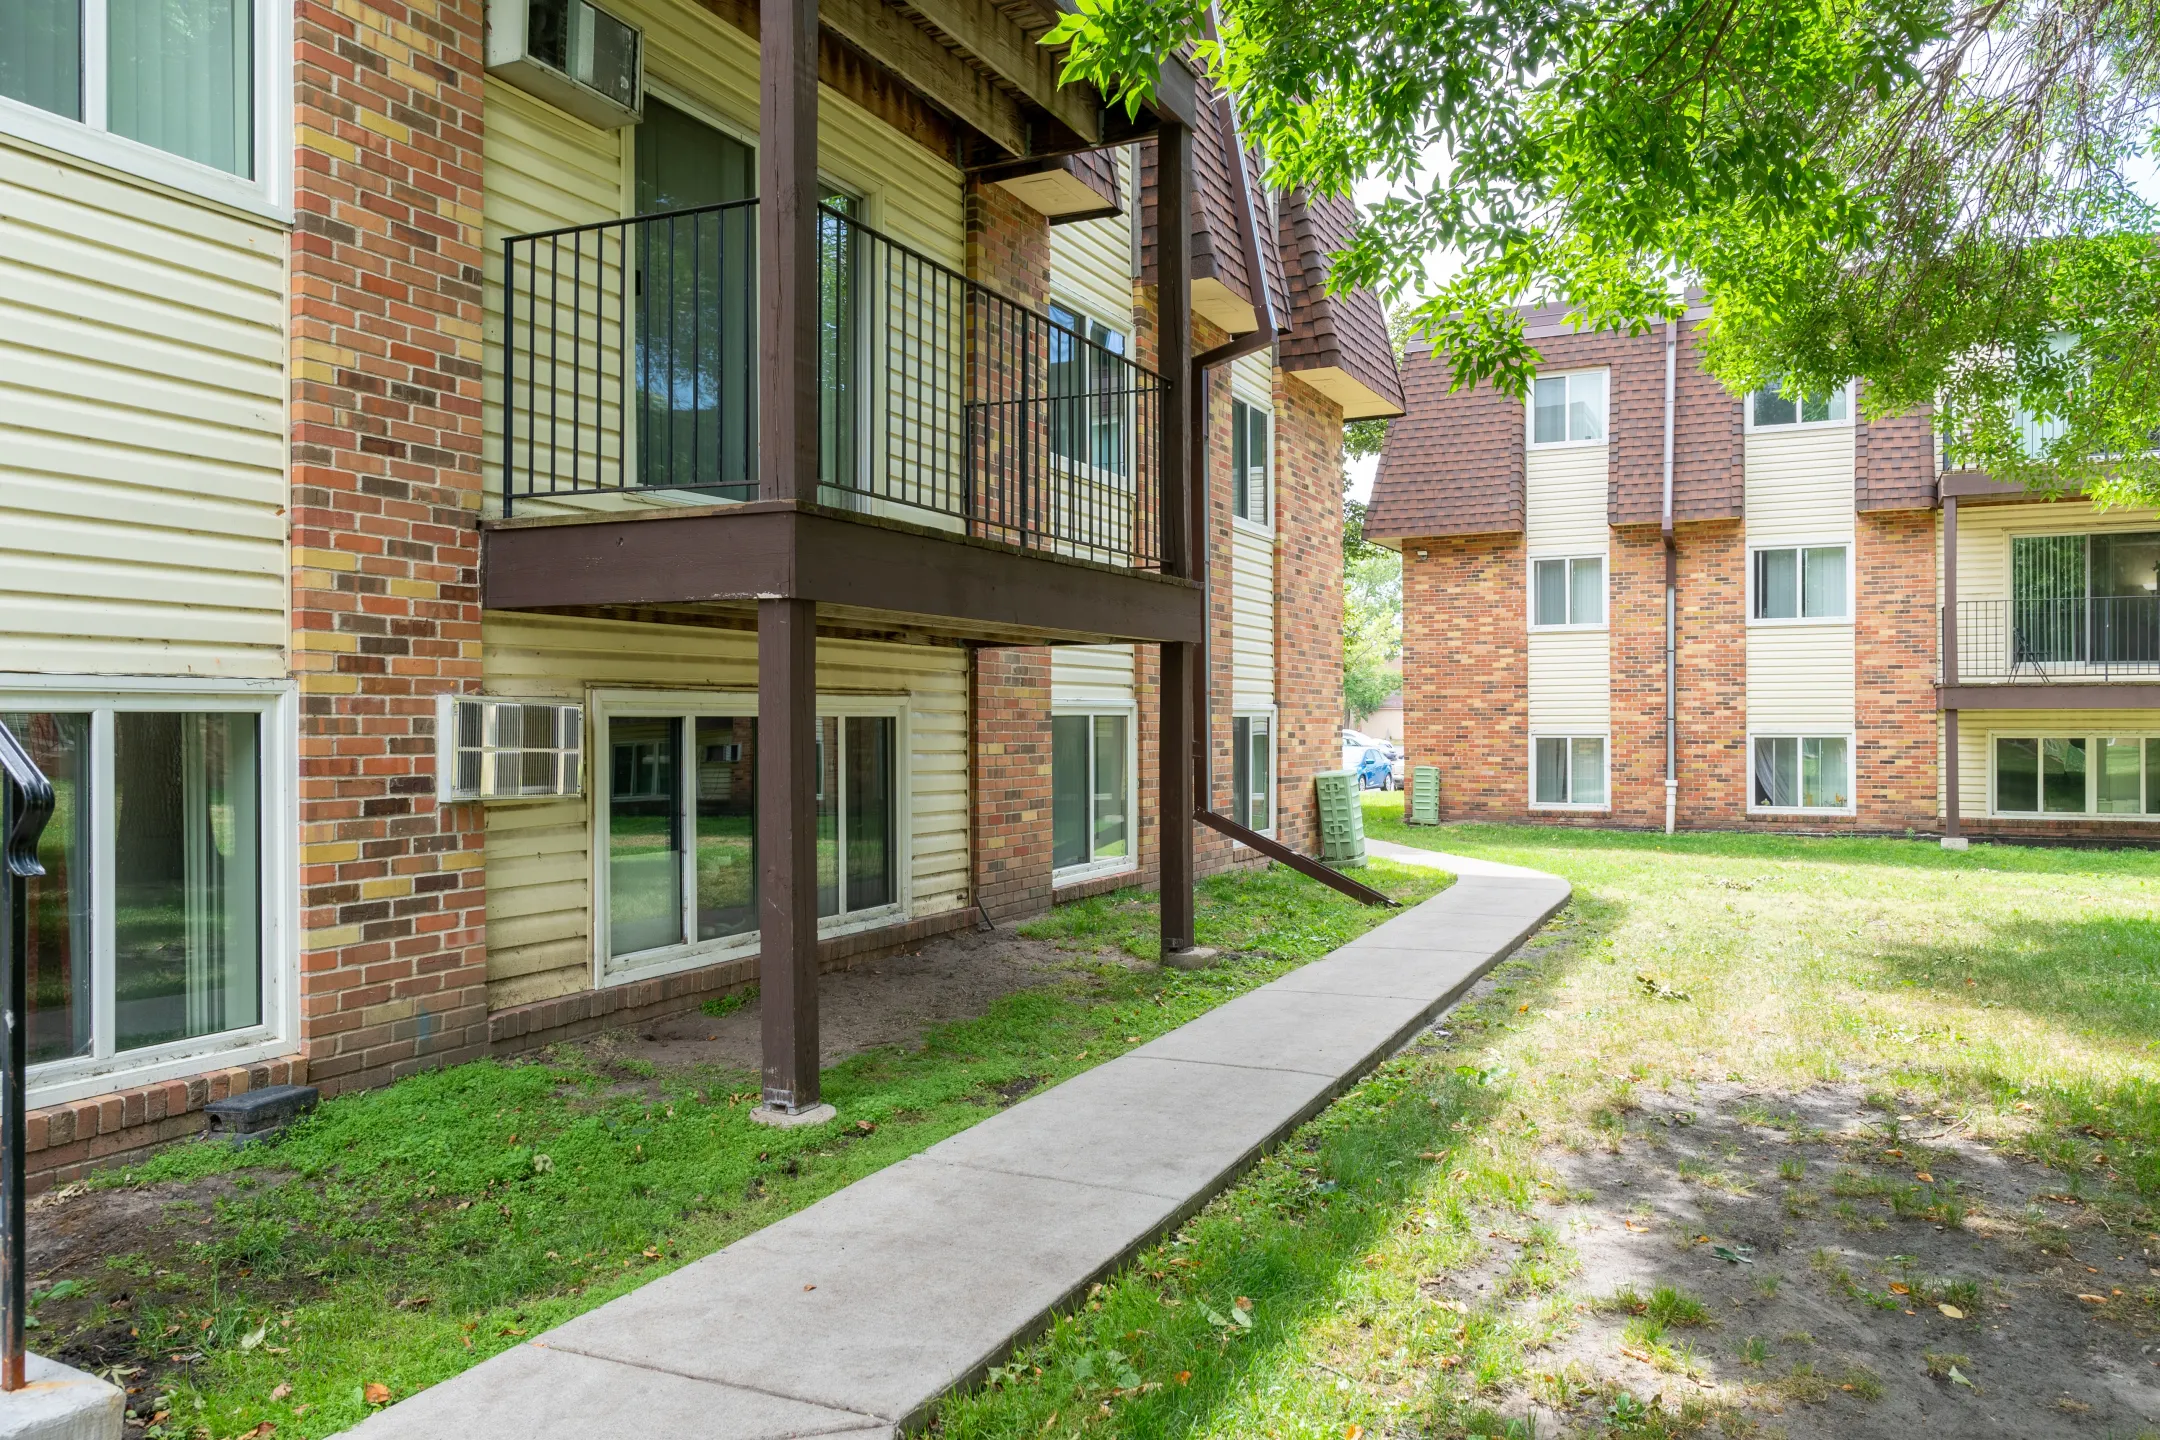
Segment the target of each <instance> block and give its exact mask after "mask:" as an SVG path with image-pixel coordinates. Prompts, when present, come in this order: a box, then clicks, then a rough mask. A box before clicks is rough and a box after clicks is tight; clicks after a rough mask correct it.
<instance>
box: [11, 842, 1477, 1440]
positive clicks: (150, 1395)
mask: <svg viewBox="0 0 2160 1440" xmlns="http://www.w3.org/2000/svg"><path fill="white" fill-rule="evenodd" d="M1369 878H1370V879H1371V881H1372V882H1373V883H1374V884H1376V885H1378V886H1380V887H1382V888H1384V889H1387V890H1389V891H1390V892H1391V893H1394V894H1395V895H1396V896H1397V898H1399V899H1402V900H1405V901H1411V902H1414V901H1416V900H1419V899H1423V898H1426V897H1427V896H1430V895H1432V894H1434V893H1436V892H1437V891H1439V890H1440V889H1442V888H1444V887H1445V885H1446V884H1447V883H1448V881H1449V877H1448V876H1447V875H1445V874H1444V873H1442V872H1439V871H1435V870H1433V869H1430V868H1428V867H1398V866H1387V865H1375V866H1373V867H1372V870H1371V874H1370V876H1369ZM1204 891H1205V900H1204V905H1203V914H1204V915H1206V916H1208V920H1207V922H1206V923H1207V925H1208V926H1209V927H1210V930H1212V932H1213V934H1214V936H1215V937H1216V938H1217V943H1224V944H1235V940H1234V939H1233V937H1235V939H1242V940H1244V941H1245V942H1247V943H1244V944H1238V945H1236V947H1235V948H1238V949H1239V950H1241V951H1242V952H1243V953H1242V954H1241V955H1239V956H1238V957H1236V958H1235V959H1234V960H1233V961H1232V962H1231V963H1227V964H1223V965H1220V966H1217V967H1216V968H1213V969H1210V970H1205V971H1199V972H1194V973H1186V972H1181V971H1176V970H1164V969H1156V968H1134V967H1131V966H1129V965H1127V964H1125V963H1122V962H1120V961H1116V960H1111V959H1107V958H1105V957H1103V956H1102V955H1100V954H1099V953H1096V952H1098V951H1100V950H1101V949H1102V948H1104V947H1106V946H1108V945H1110V944H1113V943H1121V944H1124V945H1125V946H1126V947H1127V948H1128V949H1133V950H1136V951H1137V950H1139V949H1141V948H1142V947H1141V946H1140V945H1139V943H1138V941H1137V939H1136V938H1135V935H1134V933H1133V932H1134V930H1135V929H1136V928H1137V927H1150V928H1151V927H1152V926H1153V925H1154V924H1155V923H1156V922H1155V919H1154V916H1155V913H1156V911H1155V907H1154V898H1155V897H1154V896H1153V895H1152V894H1149V895H1136V894H1129V893H1121V894H1118V895H1113V896H1106V897H1102V898H1100V899H1098V900H1094V901H1089V902H1087V905H1088V906H1089V907H1092V911H1091V913H1094V914H1101V913H1104V912H1109V913H1113V914H1115V915H1117V916H1118V917H1119V923H1118V924H1116V925H1110V926H1104V925H1097V924H1093V923H1086V922H1082V923H1075V922H1074V921H1073V920H1072V919H1071V918H1069V917H1068V916H1067V915H1066V914H1065V913H1063V912H1058V913H1054V914H1053V915H1052V916H1051V917H1050V918H1049V919H1047V920H1045V921H1044V922H1042V923H1041V924H1040V925H1039V926H1033V927H1030V929H1031V930H1034V931H1038V932H1040V933H1042V934H1044V935H1046V936H1048V937H1050V938H1056V939H1060V940H1062V941H1067V942H1069V943H1070V944H1071V946H1072V947H1073V948H1074V949H1075V950H1076V955H1075V959H1074V962H1073V966H1072V969H1071V971H1070V973H1069V974H1067V975H1065V976H1063V977H1061V978H1060V980H1058V981H1057V982H1055V983H1053V984H1050V985H1046V986H1043V987H1039V988H1036V989H1031V990H1024V991H1020V992H1018V993H1015V994H1011V995H1007V996H1004V997H1002V998H1000V999H999V1000H997V1001H996V1002H995V1004H994V1005H993V1006H992V1007H991V1008H990V1010H989V1011H988V1013H986V1014H985V1015H983V1016H981V1017H980V1018H977V1019H974V1020H969V1021H964V1022H960V1023H957V1024H952V1025H947V1026H943V1027H941V1028H938V1029H936V1030H933V1031H931V1032H930V1033H929V1034H927V1035H926V1036H925V1037H924V1039H923V1042H922V1044H921V1045H920V1046H919V1047H903V1046H894V1047H888V1048H885V1049H881V1050H877V1051H872V1052H869V1053H867V1054H863V1055H859V1056H856V1057H854V1058H852V1059H849V1060H847V1061H845V1062H843V1063H841V1064H839V1065H837V1066H834V1067H832V1068H830V1069H828V1070H826V1071H825V1073H824V1082H823V1083H824V1094H825V1098H826V1099H828V1100H830V1101H832V1102H833V1103H834V1105H835V1106H837V1107H838V1110H839V1118H838V1120H837V1121H835V1122H833V1123H831V1124H827V1125H824V1126H819V1127H815V1128H811V1129H805V1130H774V1129H770V1128H767V1127H764V1126H759V1125H755V1124H753V1123H752V1122H751V1121H750V1120H749V1118H748V1112H749V1110H750V1109H751V1108H752V1106H753V1105H754V1104H755V1103H756V1099H757V1095H756V1091H757V1088H758V1087H757V1078H756V1077H755V1076H754V1075H752V1074H750V1073H748V1072H736V1071H729V1070H723V1069H718V1068H700V1069H696V1070H662V1069H656V1068H655V1067H654V1066H652V1065H649V1064H642V1063H637V1062H631V1061H628V1060H621V1059H613V1058H611V1057H610V1055H609V1051H608V1047H607V1046H605V1045H604V1044H602V1045H585V1046H559V1047H556V1048H554V1049H552V1050H549V1051H547V1052H544V1053H543V1054H541V1055H540V1056H537V1057H535V1058H533V1059H531V1060H528V1061H522V1062H494V1061H482V1062H478V1063H474V1064H469V1065H462V1066H458V1067H455V1068H452V1069H447V1070H441V1071H436V1072H432V1073H428V1074H423V1075H418V1076H414V1077H412V1078H411V1079H408V1080H403V1081H400V1082H399V1083H397V1084H395V1085H391V1086H388V1087H385V1088H383V1089H380V1090H374V1091H367V1092H362V1093H357V1094H352V1095H345V1096H339V1097H337V1098H335V1099H333V1100H330V1101H328V1102H326V1103H325V1104H323V1105H322V1106H321V1107H320V1108H319V1109H318V1110H317V1111H316V1112H315V1113H314V1114H313V1115H312V1116H311V1117H309V1118H307V1119H305V1120H303V1121H302V1122H300V1123H299V1124H298V1125H296V1126H295V1127H294V1128H293V1129H292V1131H291V1132H290V1133H289V1134H287V1135H286V1136H285V1137H284V1138H283V1139H282V1140H280V1141H278V1142H276V1143H274V1144H270V1145H264V1146H258V1147H253V1148H250V1149H246V1150H234V1149H231V1148H229V1147H226V1146H222V1145H210V1144H198V1145H189V1146H181V1147H177V1148H173V1149H169V1150H166V1151H164V1152H162V1153H161V1154H159V1155H157V1156H156V1157H154V1158H153V1159H151V1160H150V1161H149V1162H148V1163H146V1164H144V1165H141V1166H138V1167H136V1168H134V1169H131V1170H127V1171H121V1172H115V1173H113V1174H110V1175H107V1176H104V1177H101V1178H100V1179H99V1180H98V1181H97V1182H96V1183H97V1184H99V1185H100V1186H145V1187H157V1186H160V1185H166V1184H178V1183H182V1182H189V1181H203V1180H205V1179H216V1180H217V1181H219V1182H220V1184H219V1186H218V1193H217V1195H216V1198H215V1199H214V1200H212V1201H211V1202H210V1203H211V1205H212V1207H213V1209H214V1218H213V1223H212V1225H211V1227H210V1236H209V1238H208V1239H206V1240H205V1241H203V1242H201V1243H200V1244H196V1245H190V1246H188V1247H185V1249H184V1250H183V1253H181V1254H178V1255H175V1256H170V1257H161V1258H162V1259H163V1264H164V1266H165V1267H167V1269H168V1273H165V1274H162V1275H160V1276H158V1277H156V1278H154V1279H152V1280H150V1281H147V1282H146V1281H143V1280H141V1279H140V1278H138V1277H136V1276H134V1275H132V1274H131V1273H129V1271H128V1270H127V1268H126V1267H125V1266H121V1267H108V1268H106V1269H105V1270H103V1271H101V1273H100V1275H95V1276H85V1277H83V1278H85V1279H86V1280H88V1281H90V1282H91V1285H92V1287H93V1288H94V1289H98V1290H99V1294H98V1296H97V1297H96V1300H95V1303H94V1304H93V1305H91V1306H90V1307H89V1308H88V1310H87V1313H79V1314H78V1315H77V1316H75V1317H74V1321H73V1323H72V1324H71V1325H69V1326H66V1327H59V1328H54V1329H50V1330H47V1331H46V1332H44V1334H45V1338H44V1339H43V1340H42V1341H41V1348H46V1347H54V1348H57V1349H58V1350H59V1351H60V1353H61V1354H62V1355H63V1357H64V1356H65V1355H66V1353H67V1350H66V1344H67V1339H68V1335H69V1334H70V1333H71V1332H72V1333H78V1334H82V1335H84V1336H85V1343H88V1341H89V1336H90V1332H92V1331H96V1332H97V1335H98V1338H99V1341H100V1343H109V1342H110V1341H111V1339H112V1336H113V1335H114V1333H115V1332H116V1326H115V1323H114V1322H115V1318H116V1316H117V1315H118V1313H119V1312H117V1311H114V1310H113V1309H112V1308H111V1307H110V1305H109V1304H108V1303H107V1302H108V1299H109V1298H116V1297H117V1295H118V1292H119V1291H121V1290H127V1291H129V1292H130V1293H131V1294H132V1296H133V1297H134V1303H135V1305H136V1307H137V1309H136V1310H135V1312H134V1313H133V1314H132V1316H130V1317H129V1318H127V1319H124V1320H120V1321H119V1323H118V1326H117V1333H119V1334H121V1335H126V1334H127V1333H128V1332H129V1331H130V1330H132V1332H133V1337H134V1341H135V1343H136V1346H137V1349H138V1351H139V1353H138V1354H136V1355H135V1356H134V1357H133V1363H135V1364H139V1365H143V1366H144V1367H145V1369H146V1373H145V1374H144V1375H142V1376H138V1377H137V1378H135V1379H132V1380H131V1381H130V1383H131V1384H134V1385H137V1386H139V1387H140V1394H139V1396H138V1397H137V1400H136V1401H135V1402H134V1403H136V1404H138V1406H140V1407H143V1413H144V1415H145V1416H146V1417H147V1416H148V1415H149V1414H150V1410H149V1408H148V1406H149V1403H150V1402H151V1401H152V1400H154V1399H155V1400H158V1401H159V1402H160V1405H161V1408H163V1409H164V1410H166V1411H167V1412H168V1413H169V1419H168V1420H167V1421H166V1422H165V1423H164V1425H163V1426H161V1427H158V1430H157V1431H153V1432H152V1433H153V1434H156V1433H159V1432H160V1431H162V1432H163V1433H167V1434H170V1435H172V1436H183V1435H184V1436H190V1437H193V1436H196V1435H198V1434H208V1435H210V1436H213V1437H221V1436H230V1435H234V1434H242V1433H254V1431H255V1430H256V1428H257V1427H258V1426H260V1425H261V1424H262V1423H264V1422H269V1423H271V1424H272V1425H274V1426H275V1427H276V1428H277V1433H278V1435H279V1436H281V1437H283V1436H318V1435H327V1434H330V1433H333V1432H336V1431H339V1430H342V1429H345V1428H346V1427H348V1426H350V1425H353V1424H355V1423H357V1422H358V1421H359V1420H360V1419H362V1418H363V1417H364V1416H365V1414H366V1413H367V1412H368V1410H369V1409H370V1408H372V1407H371V1406H370V1405H369V1403H368V1400H367V1392H366V1387H368V1386H370V1385H382V1386H385V1387H387V1389H388V1392H389V1397H390V1398H391V1399H400V1398H403V1397H404V1396H407V1395H410V1394H412V1393H413V1392H415V1391H417V1390H420V1389H423V1388H425V1387H426V1386H429V1385H432V1384H435V1383H437V1382H439V1381H441V1380H444V1379H446V1378H448V1377H449V1376H451V1375H454V1374H456V1373H457V1372H458V1371H460V1370H463V1369H465V1368H467V1367H468V1366H470V1365H472V1364H474V1363H476V1362H478V1361H480V1360H482V1359H485V1358H486V1357H487V1356H489V1355H491V1354H493V1353H495V1352H497V1351H500V1350H503V1349H506V1348H507V1347H509V1346H511V1345H513V1344H516V1343H518V1342H519V1340H520V1338H521V1337H524V1336H527V1335H534V1334H538V1333H539V1332H541V1331H542V1330H544V1329H546V1328H548V1327H549V1326H552V1325H555V1324H559V1323H561V1322H562V1321H564V1320H567V1319H569V1318H570V1317H571V1316H573V1315H576V1314H578V1313H580V1312H582V1311H585V1310H588V1309H591V1308H592V1307H593V1306H595V1305H598V1304H600V1303H602V1302H604V1301H606V1300H608V1299H610V1298H612V1297H613V1296H615V1295H618V1294H621V1293H622V1292H624V1291H626V1290H630V1289H633V1288H635V1287H636V1286H638V1285H641V1284H644V1283H646V1282H647V1281H650V1280H652V1279H654V1278H656V1277H657V1276H658V1275H660V1274H663V1273H665V1272H666V1271H668V1270H670V1269H673V1268H674V1267H676V1266H678V1265H681V1264H683V1263H686V1262H688V1261H689V1260H692V1259H695V1258H697V1257H699V1256H701V1255H704V1254H708V1253H710V1252H711V1251H713V1250H715V1249H718V1248H720V1247H721V1246H723V1245H725V1244H727V1243H729V1242H730V1241H732V1240H734V1239H736V1238H738V1237H740V1236H742V1235H745V1234H747V1233H749V1232H751V1231H754V1230H756V1229H758V1228H760V1227H762V1226H764V1225H768V1224H770V1223H772V1222H773V1221H774V1220H777V1219H779V1218H781V1217H782V1216H784V1215H787V1214H789V1213H791V1212H793V1211H795V1210H797V1209H800V1208H801V1207H803V1206H805V1205H807V1204H809V1203H811V1202H812V1201H814V1200H817V1199H818V1198H820V1197H821V1196H823V1195H826V1194H829V1193H831V1192H832V1191H834V1190H837V1189H839V1188H841V1187H842V1186H844V1185H847V1184H849V1183H850V1182H852V1181H854V1180H856V1179H859V1178H861V1177H862V1176H864V1175H867V1174H870V1173H871V1172H873V1171H876V1170H878V1169H881V1168H883V1167H884V1166H886V1165H890V1164H892V1163H893V1162H895V1161H897V1160H900V1159H903V1158H905V1157H907V1156H909V1155H913V1154H916V1153H918V1152H919V1151H921V1150H923V1149H925V1148H927V1147H928V1146H930V1145H932V1144H934V1143H936V1142H937V1141H938V1140H941V1139H943V1138H944V1137H946V1136H948V1135H951V1134H953V1133H955V1132H957V1131H960V1130H963V1129H965V1128H967V1127H968V1126H969V1125H972V1124H974V1123H975V1122H976V1121H978V1120H980V1119H982V1118H983V1117H984V1116H986V1115H989V1114H991V1113H993V1112H994V1110H995V1108H996V1107H997V1106H998V1105H1000V1104H1003V1103H1005V1102H1006V1101H1007V1099H1008V1098H1009V1097H1010V1096H1012V1095H1013V1094H1016V1093H1024V1092H1026V1091H1027V1090H1029V1089H1032V1088H1037V1087H1040V1086H1047V1085H1051V1084H1055V1083H1056V1082H1057V1081H1059V1080H1062V1079H1064V1078H1066V1077H1068V1076H1071V1075H1073V1074H1076V1073H1078V1072H1080V1071H1082V1070H1085V1069H1088V1068H1089V1067H1091V1066H1093V1065H1096V1064H1099V1063H1101V1062H1102V1061H1104V1060H1107V1059H1110V1058H1112V1057H1114V1056H1116V1055H1119V1054H1122V1053H1124V1052H1125V1051H1126V1050H1127V1049H1130V1048H1131V1047H1132V1046H1133V1045H1136V1044H1139V1043H1144V1042H1145V1041H1147V1040H1149V1039H1152V1038H1154V1037H1155V1036H1157V1035H1160V1034H1163V1033H1164V1032H1166V1031H1169V1030H1172V1029H1175V1028H1176V1027H1177V1026H1179V1025H1182V1024H1184V1023H1185V1022H1186V1021H1188V1020H1191V1019H1193V1018H1195V1017H1197V1016H1199V1015H1201V1014H1202V1013H1204V1012H1206V1011H1207V1010H1209V1009H1211V1008H1213V1007H1214V1006H1216V1005H1219V1004H1221V1003H1222V1002H1224V1001H1225V1000H1228V999H1230V998H1232V997H1234V996H1236V995H1239V994H1242V993H1244V992H1245V991H1247V990H1250V989H1252V988H1253V987H1255V986H1257V985H1260V984H1264V983H1265V982H1266V981H1268V980H1271V979H1273V978H1275V977H1277V976H1279V975H1281V974H1284V973H1285V972H1287V971H1288V970H1290V969H1292V968H1294V967H1295V966H1296V965H1297V964H1299V963H1302V962H1303V961H1305V960H1309V959H1312V958H1314V957H1315V956H1317V955H1320V954H1324V953H1325V952H1326V951H1327V950H1328V949H1331V948H1333V946H1334V945H1336V944H1339V943H1341V941H1342V940H1346V939H1349V938H1351V937H1353V936H1354V935H1356V934H1358V933H1361V932H1362V931H1363V930H1365V929H1367V928H1370V927H1371V926H1372V925H1374V924H1377V923H1379V922H1380V921H1381V920H1383V919H1385V918H1386V916H1387V915H1388V914H1391V913H1394V912H1389V911H1381V910H1373V909H1367V908H1366V907H1363V906H1359V905H1357V904H1356V903H1355V902H1352V901H1350V900H1348V899H1345V898H1343V897H1341V896H1338V895H1336V894H1335V893H1334V892H1332V891H1328V890H1326V889H1324V888H1323V887H1321V886H1318V885H1315V884H1313V883H1312V882H1311V881H1308V880H1305V879H1303V878H1301V877H1297V876H1294V875H1290V874H1289V873H1288V872H1281V871H1269V872H1257V873H1256V872H1246V873H1243V874H1238V875H1230V876H1223V877H1217V878H1215V879H1211V880H1209V881H1208V882H1206V884H1205V887H1204ZM1074 908H1075V909H1078V908H1081V907H1074ZM1293 922H1294V923H1293ZM1208 933H1209V931H1206V930H1204V931H1203V935H1204V936H1205V935H1207V934H1208ZM1256 938H1264V940H1265V944H1254V943H1250V942H1252V941H1254V940H1255V939H1256ZM1376 1163H1377V1162H1376ZM105 1290H110V1291H112V1292H113V1294H112V1296H111V1297H107V1296H106V1295H104V1293H103V1292H104V1291H105ZM1225 1303H1226V1304H1227V1303H1228V1302H1227V1301H1226V1302H1225ZM183 1339H184V1341H185V1343H184V1345H183V1344H182V1340H183ZM175 1346H179V1347H180V1348H181V1349H183V1350H186V1351H188V1352H192V1353H195V1354H198V1355H199V1358H198V1359H195V1360H181V1361H180V1362H178V1363H174V1362H173V1360H172V1359H171V1352H172V1351H173V1348H174V1347H175ZM99 1363H101V1364H110V1363H112V1362H111V1358H110V1355H109V1352H107V1353H105V1354H102V1355H101V1357H100V1360H99ZM281 1385H289V1386H290V1387H291V1388H290V1390H288V1391H287V1392H285V1393H284V1394H282V1395H279V1396H278V1397H277V1398H276V1399H274V1400H273V1399H272V1398H271V1397H272V1395H273V1393H274V1392H275V1391H277V1389H278V1387H279V1386H281ZM266 1433H267V1432H266Z"/></svg>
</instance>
